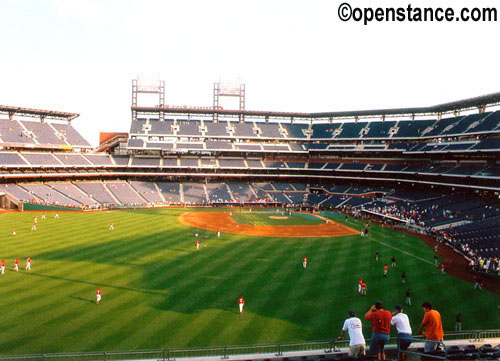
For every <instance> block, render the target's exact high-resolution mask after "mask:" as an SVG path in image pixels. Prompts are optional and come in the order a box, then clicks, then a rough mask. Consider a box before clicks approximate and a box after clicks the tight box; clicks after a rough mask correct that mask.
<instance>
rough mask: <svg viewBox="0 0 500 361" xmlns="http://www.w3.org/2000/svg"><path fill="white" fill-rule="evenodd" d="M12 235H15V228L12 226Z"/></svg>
mask: <svg viewBox="0 0 500 361" xmlns="http://www.w3.org/2000/svg"><path fill="white" fill-rule="evenodd" d="M12 235H13V236H15V235H16V229H15V228H12Z"/></svg>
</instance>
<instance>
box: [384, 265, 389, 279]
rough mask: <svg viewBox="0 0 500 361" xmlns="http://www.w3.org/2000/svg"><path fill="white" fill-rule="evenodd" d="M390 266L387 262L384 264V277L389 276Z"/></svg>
mask: <svg viewBox="0 0 500 361" xmlns="http://www.w3.org/2000/svg"><path fill="white" fill-rule="evenodd" d="M388 269H389V267H388V266H387V263H386V264H385V265H384V277H387V270H388Z"/></svg>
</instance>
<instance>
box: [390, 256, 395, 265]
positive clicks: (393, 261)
mask: <svg viewBox="0 0 500 361" xmlns="http://www.w3.org/2000/svg"><path fill="white" fill-rule="evenodd" d="M391 263H392V264H391V266H392V267H396V257H394V256H392V258H391Z"/></svg>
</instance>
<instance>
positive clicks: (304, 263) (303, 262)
mask: <svg viewBox="0 0 500 361" xmlns="http://www.w3.org/2000/svg"><path fill="white" fill-rule="evenodd" d="M302 266H304V268H306V267H307V257H304V259H303V260H302Z"/></svg>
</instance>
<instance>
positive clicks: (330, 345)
mask: <svg viewBox="0 0 500 361" xmlns="http://www.w3.org/2000/svg"><path fill="white" fill-rule="evenodd" d="M490 338H500V329H498V330H481V331H466V332H450V333H446V334H445V335H444V341H455V340H457V341H459V340H462V341H467V342H468V343H469V342H481V341H483V340H484V339H490ZM367 341H369V340H367ZM423 341H425V340H424V339H423V338H422V336H414V337H413V342H414V343H415V342H423ZM396 342H397V337H394V336H393V337H391V340H390V341H389V343H388V345H395V344H396ZM439 343H440V344H441V345H442V347H443V350H444V354H443V353H440V354H436V355H432V354H427V353H426V354H423V353H421V352H420V353H419V352H417V351H408V353H413V354H417V355H425V356H426V357H430V358H432V357H433V358H436V359H442V360H446V359H448V358H447V357H448V351H447V350H448V349H447V348H446V345H445V344H444V343H443V342H441V341H439ZM348 346H349V340H336V339H333V340H327V341H313V342H295V343H272V344H260V345H231V346H219V347H201V348H167V349H159V350H139V351H137V350H130V351H102V352H72V353H51V354H35V355H5V356H0V361H121V360H163V361H170V360H176V359H182V358H187V357H189V358H196V357H199V358H202V357H217V358H220V359H226V358H229V357H230V356H237V355H249V358H251V355H258V354H274V355H276V356H282V355H284V354H285V353H290V352H321V353H330V352H339V351H340V349H339V348H340V347H342V348H347V347H348ZM477 353H478V355H479V354H480V351H477Z"/></svg>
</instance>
